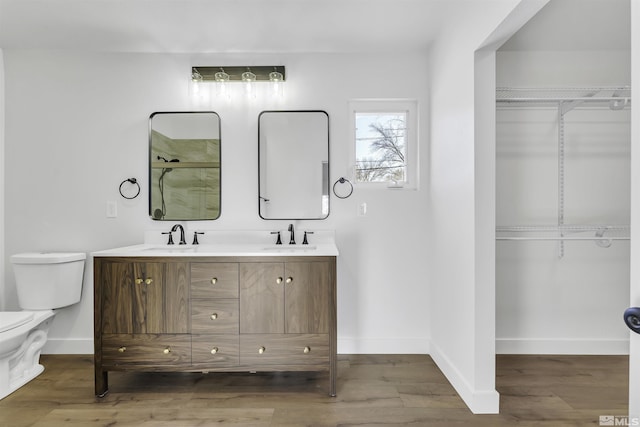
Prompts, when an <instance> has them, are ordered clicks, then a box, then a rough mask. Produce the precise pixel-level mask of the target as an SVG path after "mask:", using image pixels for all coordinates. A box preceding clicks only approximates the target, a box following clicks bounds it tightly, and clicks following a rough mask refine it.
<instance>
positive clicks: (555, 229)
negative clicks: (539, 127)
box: [496, 86, 631, 257]
mask: <svg viewBox="0 0 640 427" xmlns="http://www.w3.org/2000/svg"><path fill="white" fill-rule="evenodd" d="M630 105H631V88H630V87H629V86H598V87H571V88H567V87H562V88H549V87H518V88H515V87H499V88H496V106H497V108H507V109H509V108H555V109H557V111H558V115H557V120H558V218H557V224H554V225H508V226H507V225H502V226H497V227H496V240H514V241H517V240H539V241H544V240H555V241H559V242H560V244H561V246H560V253H559V256H560V257H562V256H563V254H564V246H563V244H562V243H563V242H564V241H569V240H575V241H579V240H586V241H593V242H595V243H596V244H597V245H598V246H601V247H609V246H611V244H612V242H613V241H616V240H630V237H629V236H630V231H631V227H630V226H629V225H626V224H622V225H619V224H616V225H614V224H595V225H593V224H589V225H580V224H574V225H568V224H565V223H564V186H565V184H564V181H565V177H564V162H565V141H564V139H565V135H564V115H565V114H566V113H568V112H570V111H571V110H573V109H576V108H605V109H609V110H623V109H625V108H627V107H629V106H630Z"/></svg>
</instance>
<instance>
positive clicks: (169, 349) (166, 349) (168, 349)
mask: <svg viewBox="0 0 640 427" xmlns="http://www.w3.org/2000/svg"><path fill="white" fill-rule="evenodd" d="M162 352H163V353H164V354H169V353H171V347H167V348H165V349H164V350H162Z"/></svg>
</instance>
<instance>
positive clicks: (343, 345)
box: [338, 338, 429, 354]
mask: <svg viewBox="0 0 640 427" xmlns="http://www.w3.org/2000/svg"><path fill="white" fill-rule="evenodd" d="M338 354H429V340H428V339H426V338H338Z"/></svg>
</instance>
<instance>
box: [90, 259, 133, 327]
mask: <svg viewBox="0 0 640 427" xmlns="http://www.w3.org/2000/svg"><path fill="white" fill-rule="evenodd" d="M101 276H102V277H100V278H96V279H99V280H100V281H101V282H102V296H103V299H102V332H103V333H105V334H132V333H133V324H134V313H135V310H134V306H136V305H140V301H138V300H137V298H139V297H140V295H139V294H136V293H135V292H134V285H133V279H132V278H133V264H131V263H128V262H126V263H123V262H106V261H104V262H102V274H101ZM138 315H139V313H138Z"/></svg>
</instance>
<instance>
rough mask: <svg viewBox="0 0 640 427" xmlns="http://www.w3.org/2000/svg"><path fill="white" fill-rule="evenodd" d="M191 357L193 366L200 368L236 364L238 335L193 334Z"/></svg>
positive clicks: (238, 361)
mask: <svg viewBox="0 0 640 427" xmlns="http://www.w3.org/2000/svg"><path fill="white" fill-rule="evenodd" d="M191 359H192V364H193V366H194V367H197V368H202V369H206V367H210V368H211V369H213V368H216V367H230V366H238V364H239V363H240V343H239V340H238V335H193V337H192V344H191Z"/></svg>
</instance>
